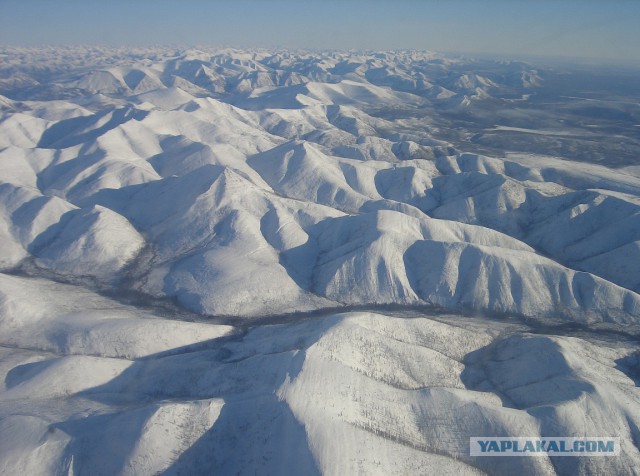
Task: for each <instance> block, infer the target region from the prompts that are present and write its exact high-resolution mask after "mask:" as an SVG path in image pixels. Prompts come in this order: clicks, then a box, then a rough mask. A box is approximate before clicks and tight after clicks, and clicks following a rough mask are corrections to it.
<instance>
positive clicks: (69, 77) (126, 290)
mask: <svg viewBox="0 0 640 476" xmlns="http://www.w3.org/2000/svg"><path fill="white" fill-rule="evenodd" d="M96 51H100V50H95V51H93V52H91V53H90V52H84V51H83V50H71V51H70V50H56V54H55V55H54V54H53V53H50V56H46V52H45V51H42V50H37V49H34V50H19V49H10V48H5V49H3V54H4V55H5V58H6V59H7V61H6V64H5V65H3V66H2V67H1V68H0V72H1V73H2V74H0V78H4V79H0V93H1V94H3V96H2V97H0V110H1V111H2V112H1V116H0V239H1V240H2V246H1V247H0V270H1V271H2V272H1V273H0V293H1V296H2V299H1V300H0V329H1V330H2V335H3V337H2V338H1V340H0V345H2V346H4V347H1V349H2V360H1V362H2V369H3V372H4V374H3V375H4V382H5V383H4V392H3V393H2V394H0V399H2V401H3V402H5V403H6V404H3V408H4V409H3V410H2V412H1V413H0V417H1V418H2V420H1V421H0V437H2V438H5V437H6V436H5V435H9V434H11V433H12V432H15V431H16V429H19V431H18V435H19V438H17V439H14V441H13V443H12V444H11V445H12V446H10V447H5V448H6V449H4V450H0V454H1V455H2V456H1V457H0V460H2V461H3V465H4V466H3V467H2V468H3V471H5V472H8V473H14V474H18V473H23V474H27V473H33V474H36V473H42V474H53V473H56V474H57V472H64V471H69V472H71V473H72V474H86V473H87V471H89V470H88V468H101V471H102V473H103V474H129V473H131V474H155V473H157V472H163V471H167V473H168V474H174V473H175V474H179V473H180V472H187V473H192V474H193V473H202V474H206V473H207V472H208V471H209V470H210V469H211V468H212V467H216V468H221V469H222V472H223V473H226V472H230V473H232V472H240V473H247V474H248V473H251V472H252V471H254V470H258V472H261V473H269V472H271V473H275V474H283V473H285V472H286V471H285V469H286V468H284V467H283V466H281V464H282V461H283V459H282V458H285V459H284V461H291V462H292V464H295V465H297V466H296V467H297V468H298V469H299V472H300V473H305V474H306V473H317V472H320V473H323V474H351V473H357V472H364V473H371V472H375V473H380V474H389V473H395V472H399V473H402V472H420V471H422V469H423V468H425V467H431V465H437V466H438V467H440V468H444V469H443V471H445V472H446V471H448V472H449V473H452V474H453V473H454V472H455V473H459V472H460V471H462V472H464V473H469V474H475V473H483V472H487V473H492V474H495V473H496V472H500V473H504V474H507V473H509V472H511V471H513V470H514V469H515V468H516V467H517V468H518V470H519V471H524V473H525V474H541V473H542V474H545V473H553V472H557V473H560V474H568V473H569V472H574V471H577V472H590V471H596V470H597V471H602V472H609V473H612V472H619V474H625V470H626V469H628V468H632V467H633V465H634V464H637V463H638V462H640V453H639V451H638V447H637V441H638V439H640V435H639V434H638V427H639V426H640V421H638V418H637V415H638V412H637V410H638V408H640V407H639V406H638V405H639V403H640V394H638V392H637V390H638V389H637V378H636V377H637V368H636V367H637V362H636V361H637V358H636V357H637V356H635V354H633V348H634V342H635V341H634V340H633V339H634V338H633V337H632V335H633V333H634V332H637V331H638V329H639V328H640V294H638V293H639V292H640V266H637V265H638V262H639V261H638V259H640V198H638V197H640V178H638V176H636V175H633V174H631V173H629V172H628V171H624V170H616V169H611V168H607V167H604V166H601V165H592V164H577V163H574V162H570V161H567V160H560V159H557V158H551V157H546V156H540V155H528V156H526V155H523V154H514V153H511V154H504V157H489V156H486V155H482V154H478V153H469V152H464V151H463V150H461V148H460V147H459V146H457V145H454V144H453V143H450V142H448V141H447V140H444V139H443V138H442V137H444V136H446V134H443V132H442V130H443V129H444V128H445V126H446V124H445V123H442V122H438V121H439V119H438V118H439V117H440V116H438V114H452V113H455V114H458V113H459V112H460V110H462V109H464V108H472V109H473V108H474V107H477V104H482V105H484V106H483V107H488V108H489V107H495V106H496V104H511V102H510V101H514V99H513V97H518V98H519V97H523V98H524V97H525V96H526V94H530V93H532V92H534V91H535V90H536V88H543V87H544V73H543V72H541V71H540V70H539V69H534V68H533V67H531V66H529V65H526V64H523V63H501V64H495V65H493V66H492V67H493V70H491V68H488V67H487V66H486V65H484V67H483V70H482V73H481V74H480V73H476V72H475V70H476V68H477V64H476V63H474V62H469V61H467V60H463V59H449V58H445V57H442V56H440V55H437V54H433V53H419V52H395V53H387V52H385V53H370V54H365V53H355V52H353V53H340V52H325V53H305V52H296V53H294V52H287V51H261V50H257V51H237V50H227V51H211V52H209V51H175V50H163V49H157V50H149V51H146V52H143V53H139V52H132V51H126V50H117V51H110V50H107V51H104V52H103V54H102V55H100V54H96ZM107 59H109V61H107ZM35 62H40V64H42V63H43V62H46V64H47V65H48V68H47V70H46V71H44V72H43V71H42V70H40V69H36V68H32V69H31V70H30V69H29V68H27V67H25V66H24V64H29V63H35ZM107 63H109V64H107ZM491 71H493V73H491ZM10 78H13V79H10ZM16 78H18V79H19V80H17V79H16ZM20 78H22V79H20ZM518 100H522V101H525V100H526V99H518ZM474 104H476V106H474ZM452 111H453V112H452ZM540 133H541V134H542V132H540ZM62 283H66V284H62ZM96 292H100V293H103V294H107V295H108V296H110V297H106V296H104V295H99V294H96ZM123 300H124V302H123ZM136 305H139V307H136ZM362 306H369V307H374V308H376V309H377V311H378V312H377V313H375V312H362V313H357V312H350V311H353V309H354V308H356V307H362ZM336 308H337V309H341V310H342V311H344V313H342V314H335V313H336V312H338V311H336ZM400 308H402V309H405V310H407V309H412V311H410V315H409V316H407V315H404V314H402V313H400V311H398V309H400ZM391 309H394V310H395V311H394V312H395V313H396V314H394V313H393V312H391ZM418 309H423V310H424V309H429V311H428V312H429V313H428V314H427V316H426V317H425V316H424V315H421V314H420V313H419V311H418ZM322 310H324V311H322ZM329 310H331V311H329ZM385 310H386V311H388V313H390V314H391V315H382V314H384V313H385V312H386V311H385ZM308 311H313V312H316V313H317V312H319V311H322V316H321V317H317V318H309V319H303V317H304V316H307V314H303V313H306V312H308ZM406 312H409V311H406ZM296 313H298V314H296ZM380 313H382V314H380ZM448 313H450V314H448ZM456 313H458V314H460V313H469V314H481V315H483V316H485V317H486V318H487V319H484V318H483V319H481V318H479V317H478V318H477V319H475V320H474V318H471V317H467V318H464V317H461V316H459V315H457V314H456ZM279 315H287V316H288V317H286V316H285V317H282V316H281V317H280V318H278V317H277V316H279ZM311 315H315V314H313V313H312V314H311ZM170 316H175V317H176V319H171V318H170ZM409 317H411V318H409ZM498 317H500V318H504V319H506V321H504V322H503V321H501V320H500V319H497V318H498ZM222 318H224V324H221V323H220V320H221V319H222ZM263 318H269V319H271V320H272V321H270V322H280V319H284V320H285V321H286V323H280V324H278V325H277V326H275V327H271V326H260V325H257V326H256V327H255V328H251V330H246V329H245V326H247V325H248V323H251V324H256V323H258V324H259V323H261V319H263ZM514 318H518V319H520V318H524V319H526V324H523V323H518V322H520V321H517V320H514ZM190 320H196V321H197V322H187V321H190ZM290 320H292V321H293V323H291V322H289V321H290ZM298 321H300V322H298ZM558 323H564V324H565V327H558V328H557V329H562V331H561V330H557V331H547V327H545V326H555V325H557V324H558ZM228 324H231V325H228ZM552 329H555V328H553V327H552ZM571 329H578V330H582V331H581V332H583V333H582V334H580V333H579V332H578V331H576V334H575V335H573V334H570V333H568V332H569V331H570V330H571ZM594 329H607V332H617V333H618V334H617V335H619V336H620V339H619V342H617V343H615V342H612V340H614V339H609V338H608V337H607V338H604V337H599V336H598V334H597V332H596V331H595V330H594ZM554 332H555V333H554ZM563 332H565V334H563ZM612 335H613V334H612ZM607 336H609V334H607ZM636 343H637V342H636ZM534 356H543V357H541V358H542V359H543V360H544V362H542V363H539V361H538V360H536V359H537V357H534ZM634 356H635V357H634ZM143 357H144V359H142V358H143ZM139 359H142V360H139ZM585 359H590V361H591V360H593V361H594V364H593V365H590V366H587V367H585V366H584V365H583V364H582V362H583V361H584V360H585ZM634 359H635V360H634ZM634 378H635V379H636V380H635V381H634ZM26 395H33V396H34V399H36V400H37V401H38V404H37V405H36V407H37V408H38V409H39V410H38V411H37V412H34V413H26V414H25V413H24V412H23V406H22V403H21V399H23V398H24V397H25V396H26ZM51 402H53V403H51ZM139 402H144V405H141V404H139ZM247 402H250V403H247ZM94 413H95V415H94ZM587 414H589V415H590V416H589V418H588V424H587V423H584V422H585V421H587V416H586V415H587ZM194 422H197V424H196V423H194ZM581 422H582V423H581ZM98 427H100V428H102V433H100V434H98V433H96V432H95V429H96V428H98ZM238 428H243V430H242V432H240V430H239V429H238ZM602 432H604V433H607V434H606V435H603V436H620V437H621V438H623V439H626V440H625V441H627V443H625V444H624V446H623V456H622V457H621V458H620V459H616V460H615V461H613V462H612V460H611V459H601V460H597V461H596V459H593V458H586V459H578V458H568V459H567V461H568V462H567V463H565V462H557V461H556V459H550V458H529V459H528V460H527V461H525V462H522V459H521V458H518V459H517V460H518V461H517V464H516V463H514V462H513V460H514V459H512V458H494V459H493V460H492V459H488V460H477V459H473V458H471V457H469V456H468V452H467V450H468V447H466V446H464V445H465V444H468V438H469V437H470V436H484V434H487V435H507V434H509V435H514V436H536V435H543V436H544V435H547V436H564V435H566V436H572V435H585V436H592V434H593V435H595V434H596V433H598V434H599V433H602ZM116 434H118V435H120V436H119V438H120V437H121V438H122V441H124V442H126V446H128V447H129V448H134V449H129V450H125V449H124V448H120V444H117V445H116V444H115V443H113V442H110V441H111V440H110V438H112V437H115V435H116ZM337 434H338V435H342V436H341V437H340V438H338V439H335V438H334V436H333V435H337ZM267 436H268V438H267ZM43 441H44V443H42V442H43ZM356 442H358V443H357V445H359V449H356V448H355V446H356ZM634 442H635V443H634ZM105 445H106V446H107V447H108V448H109V452H110V453H109V452H107V453H108V454H112V455H115V456H113V457H108V458H107V457H106V456H105V457H102V456H100V455H99V454H98V452H97V451H96V448H98V447H101V446H105ZM0 446H4V445H0ZM34 452H36V453H37V455H38V458H35V457H33V456H30V455H32V454H36V453H34ZM107 453H105V454H107ZM223 455H226V456H224V457H223ZM359 455H361V456H359ZM211 458H212V459H211ZM505 460H511V461H505ZM398 468H400V469H398ZM93 474H98V473H93Z"/></svg>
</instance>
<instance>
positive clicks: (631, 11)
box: [0, 0, 640, 64]
mask: <svg viewBox="0 0 640 476" xmlns="http://www.w3.org/2000/svg"><path fill="white" fill-rule="evenodd" d="M639 19H640V2H634V1H629V0H618V1H615V2H600V1H594V0H582V1H577V0H563V1H547V0H543V1H536V2H533V1H523V0H511V1H506V0H487V1H482V2H480V1H471V0H454V1H447V2H445V1H439V0H426V1H418V0H401V1H396V2H388V1H379V0H369V1H364V0H347V1H334V0H328V1H320V0H298V1H293V0H240V1H231V0H213V1H203V0H191V1H187V2H180V1H177V0H156V1H151V0H138V1H135V2H130V1H122V0H115V1H110V2H105V1H80V0H68V1H62V2H51V1H46V0H31V1H23V0H0V44H4V45H16V46H35V45H64V44H91V45H95V44H98V45H111V46H125V45H131V46H146V45H153V44H165V45H167V44H175V45H210V46H236V47H288V48H312V49H429V50H435V51H442V52H466V53H490V54H497V55H504V56H510V57H529V56H559V57H574V58H598V59H604V60H609V61H614V62H622V63H627V64H633V63H640V35H638V34H637V22H638V20H639Z"/></svg>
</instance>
